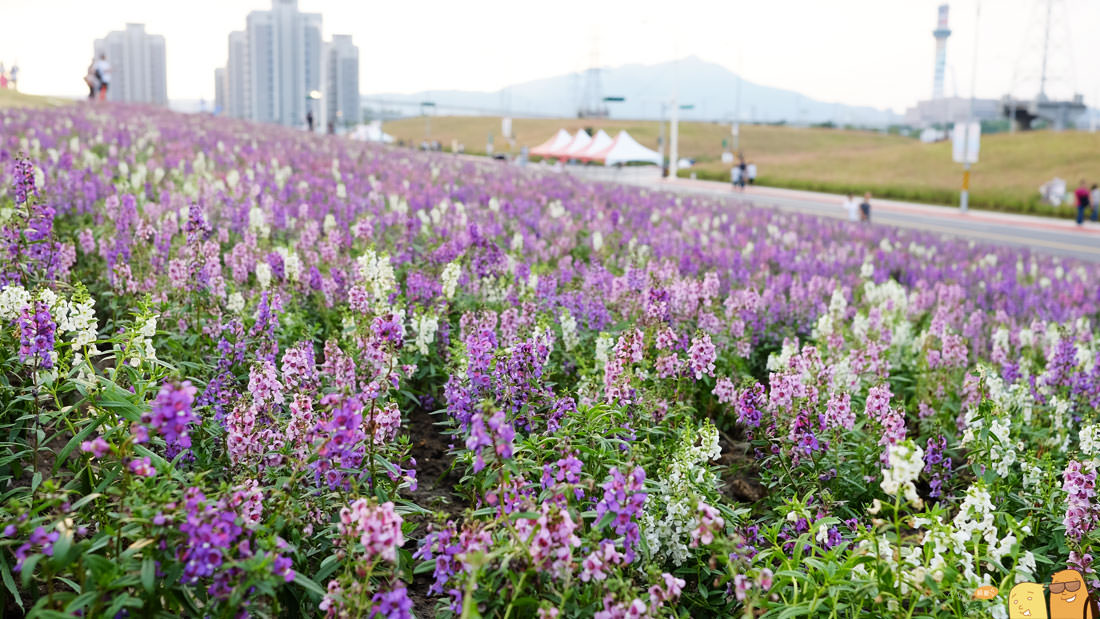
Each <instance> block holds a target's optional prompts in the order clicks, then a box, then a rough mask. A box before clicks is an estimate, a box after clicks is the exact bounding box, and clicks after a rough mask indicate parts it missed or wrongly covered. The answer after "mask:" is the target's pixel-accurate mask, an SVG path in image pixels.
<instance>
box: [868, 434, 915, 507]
mask: <svg viewBox="0 0 1100 619" xmlns="http://www.w3.org/2000/svg"><path fill="white" fill-rule="evenodd" d="M887 453H888V454H889V458H890V468H888V469H883V471H882V482H881V483H880V484H879V486H881V487H882V491H883V492H885V493H886V494H888V495H890V496H893V497H897V496H902V495H904V496H905V500H906V501H908V502H909V503H911V504H913V505H915V506H918V507H919V506H920V505H921V503H922V501H921V498H920V495H918V494H917V488H916V486H914V485H913V482H914V481H916V480H917V476H919V475H920V472H921V469H923V468H924V450H923V449H921V448H920V446H918V445H917V444H915V443H914V442H913V441H912V440H905V441H902V442H900V443H895V444H893V445H890V447H889V449H888V451H887Z"/></svg>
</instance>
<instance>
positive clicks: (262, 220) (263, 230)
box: [248, 206, 271, 239]
mask: <svg viewBox="0 0 1100 619" xmlns="http://www.w3.org/2000/svg"><path fill="white" fill-rule="evenodd" d="M248 229H249V230H251V231H252V232H253V233H255V234H256V236H258V237H260V238H263V239H266V238H267V237H269V236H271V226H269V225H267V218H266V217H265V216H264V211H263V209H261V208H260V207H258V206H253V207H252V208H251V209H249V210H248Z"/></svg>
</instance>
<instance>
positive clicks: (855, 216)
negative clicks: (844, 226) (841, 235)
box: [842, 193, 859, 221]
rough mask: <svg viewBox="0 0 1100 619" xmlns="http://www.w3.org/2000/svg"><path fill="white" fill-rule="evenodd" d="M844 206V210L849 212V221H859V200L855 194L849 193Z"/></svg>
mask: <svg viewBox="0 0 1100 619" xmlns="http://www.w3.org/2000/svg"><path fill="white" fill-rule="evenodd" d="M842 206H843V207H844V212H845V213H848V221H859V200H856V197H855V196H854V195H852V194H851V193H849V194H848V197H847V198H845V200H844V203H843V205H842Z"/></svg>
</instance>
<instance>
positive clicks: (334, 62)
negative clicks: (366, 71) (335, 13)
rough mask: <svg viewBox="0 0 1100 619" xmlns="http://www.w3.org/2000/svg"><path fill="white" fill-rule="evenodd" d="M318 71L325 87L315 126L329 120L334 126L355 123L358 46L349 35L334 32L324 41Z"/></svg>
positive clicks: (357, 87)
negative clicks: (330, 39)
mask: <svg viewBox="0 0 1100 619" xmlns="http://www.w3.org/2000/svg"><path fill="white" fill-rule="evenodd" d="M321 71H322V74H323V76H324V84H325V89H324V95H323V98H322V100H321V103H322V105H321V122H320V125H319V127H320V128H321V129H322V130H323V129H326V128H327V127H328V125H329V123H331V124H332V126H333V127H334V128H335V127H346V126H348V125H355V124H358V123H359V122H360V111H359V110H360V105H359V48H358V47H356V46H355V44H354V43H352V41H351V35H348V34H334V35H332V42H331V43H325V46H324V54H323V56H322V61H321Z"/></svg>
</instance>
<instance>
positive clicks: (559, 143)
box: [530, 129, 573, 157]
mask: <svg viewBox="0 0 1100 619" xmlns="http://www.w3.org/2000/svg"><path fill="white" fill-rule="evenodd" d="M572 141H573V136H571V135H569V132H568V131H566V130H565V129H558V132H557V133H555V134H554V137H552V138H550V139H549V140H546V141H545V142H543V143H542V144H539V145H538V146H536V147H534V148H532V149H531V152H530V154H531V156H532V157H553V156H554V153H555V151H557V150H560V149H561V148H563V147H564V146H565V145H566V144H569V143H570V142H572Z"/></svg>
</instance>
